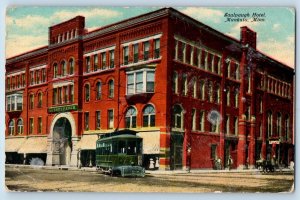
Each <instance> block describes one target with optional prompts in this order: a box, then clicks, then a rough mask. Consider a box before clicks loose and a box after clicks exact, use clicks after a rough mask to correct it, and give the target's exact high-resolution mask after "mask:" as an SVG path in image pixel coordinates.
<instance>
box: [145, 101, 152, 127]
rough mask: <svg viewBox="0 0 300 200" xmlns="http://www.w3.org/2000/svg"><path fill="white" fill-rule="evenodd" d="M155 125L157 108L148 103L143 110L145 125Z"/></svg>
mask: <svg viewBox="0 0 300 200" xmlns="http://www.w3.org/2000/svg"><path fill="white" fill-rule="evenodd" d="M154 126H155V108H154V107H153V106H152V105H147V106H146V107H145V108H144V110H143V127H154Z"/></svg>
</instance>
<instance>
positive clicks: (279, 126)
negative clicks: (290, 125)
mask: <svg viewBox="0 0 300 200" xmlns="http://www.w3.org/2000/svg"><path fill="white" fill-rule="evenodd" d="M281 123H282V119H281V113H277V128H276V130H277V136H279V137H281Z"/></svg>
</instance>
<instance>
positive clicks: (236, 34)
mask: <svg viewBox="0 0 300 200" xmlns="http://www.w3.org/2000/svg"><path fill="white" fill-rule="evenodd" d="M260 25H261V23H259V22H239V23H237V24H236V25H235V26H233V27H232V28H231V29H230V31H229V32H227V33H226V34H227V35H230V36H232V37H234V38H237V39H240V32H241V27H242V26H247V27H249V28H250V29H252V30H254V31H255V30H257V29H258V27H259V26H260Z"/></svg>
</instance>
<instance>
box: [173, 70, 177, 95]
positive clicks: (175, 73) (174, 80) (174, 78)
mask: <svg viewBox="0 0 300 200" xmlns="http://www.w3.org/2000/svg"><path fill="white" fill-rule="evenodd" d="M172 90H173V92H174V93H175V94H178V74H177V72H174V73H173V84H172Z"/></svg>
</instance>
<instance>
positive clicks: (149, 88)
mask: <svg viewBox="0 0 300 200" xmlns="http://www.w3.org/2000/svg"><path fill="white" fill-rule="evenodd" d="M146 79H147V80H146V82H147V83H146V92H154V72H153V71H148V72H147V73H146Z"/></svg>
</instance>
